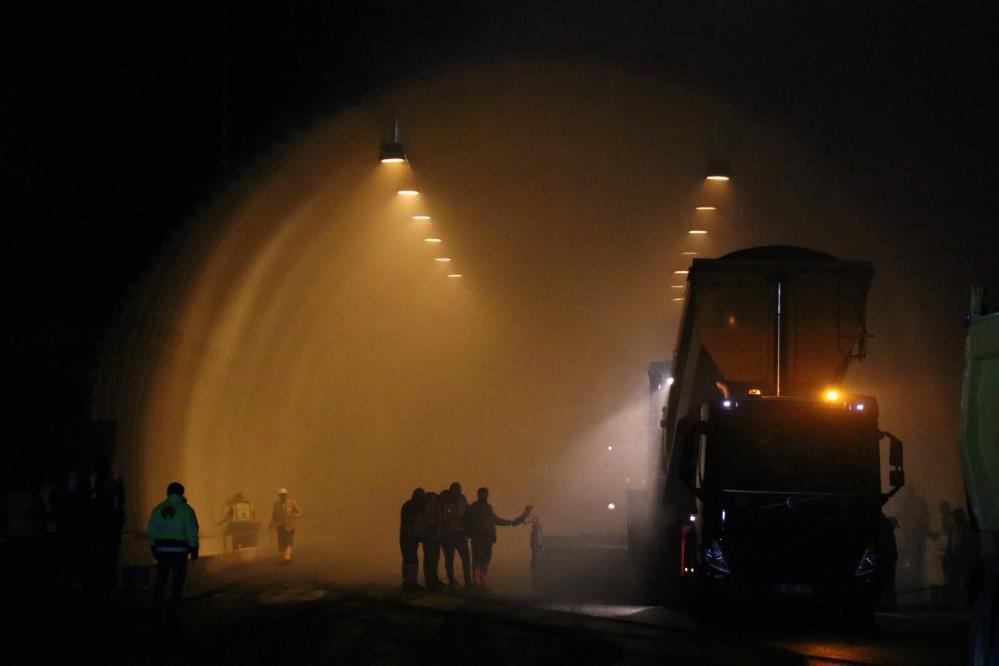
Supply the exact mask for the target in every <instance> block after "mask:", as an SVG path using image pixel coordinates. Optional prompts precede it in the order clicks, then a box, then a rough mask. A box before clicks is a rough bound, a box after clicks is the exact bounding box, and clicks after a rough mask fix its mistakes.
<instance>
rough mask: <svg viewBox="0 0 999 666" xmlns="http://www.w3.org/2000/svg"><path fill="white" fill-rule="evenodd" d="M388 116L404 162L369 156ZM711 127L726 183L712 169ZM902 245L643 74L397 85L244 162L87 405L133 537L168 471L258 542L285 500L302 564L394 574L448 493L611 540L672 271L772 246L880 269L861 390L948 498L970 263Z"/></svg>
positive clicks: (659, 349) (768, 145) (642, 460)
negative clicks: (306, 559) (109, 454)
mask: <svg viewBox="0 0 999 666" xmlns="http://www.w3.org/2000/svg"><path fill="white" fill-rule="evenodd" d="M393 112H397V113H398V117H399V119H400V124H401V129H402V140H403V142H404V144H405V146H406V149H407V152H408V154H409V160H410V161H409V163H408V164H397V165H392V164H380V163H379V162H378V160H377V149H378V146H379V143H380V142H381V141H382V140H383V139H384V138H385V134H386V127H387V125H388V123H389V119H390V118H391V117H392V114H393ZM719 119H720V120H721V125H722V126H723V127H724V130H725V136H726V137H727V139H726V147H727V150H728V152H729V153H730V156H731V160H732V162H733V164H734V166H735V169H736V174H735V178H734V179H733V181H732V182H731V183H729V184H718V183H705V181H704V180H703V175H704V172H703V168H704V164H705V160H706V158H707V154H708V151H709V150H710V148H711V144H712V137H713V134H714V132H715V128H716V126H717V125H718V123H719ZM406 188H412V189H416V190H419V191H420V193H421V194H420V195H419V196H415V197H406V196H400V195H399V194H397V192H398V190H400V189H406ZM698 205H711V206H715V207H716V210H715V211H700V212H699V211H696V210H695V207H696V206H698ZM415 215H429V216H430V217H431V219H430V220H414V219H413V216H415ZM695 228H697V229H703V230H706V231H708V233H707V234H706V235H703V236H692V235H690V234H688V233H687V232H688V230H690V229H695ZM902 228H904V225H903V223H901V222H900V221H899V220H897V219H892V218H891V213H890V211H887V210H885V209H883V208H881V207H879V202H878V200H877V196H876V192H872V191H870V190H866V189H864V188H858V187H857V185H856V184H855V183H851V182H850V180H849V173H848V170H846V171H845V170H844V169H843V168H842V167H840V166H836V165H828V164H826V163H824V162H823V160H822V158H821V156H818V155H816V154H814V152H813V151H810V150H809V149H808V147H806V146H805V145H803V144H802V143H800V142H799V141H798V140H797V139H796V138H795V137H794V136H790V135H788V134H786V133H784V132H782V131H781V130H780V128H777V127H774V126H772V125H770V124H769V123H768V122H766V121H765V120H763V119H760V118H756V117H754V116H753V115H752V114H751V113H749V112H747V111H745V110H740V109H733V108H729V107H725V106H723V105H721V104H720V103H719V102H718V101H717V100H714V99H712V98H711V96H709V95H706V94H703V93H702V92H700V91H697V90H694V89H691V88H689V87H687V86H685V85H683V84H682V83H680V82H677V81H673V80H670V79H668V78H664V77H662V76H660V75H657V74H655V73H652V72H648V71H644V70H638V69H634V68H631V67H627V66H624V65H618V64H612V63H605V62H594V61H587V60H573V61H553V60H535V59H523V60H511V61H502V62H490V63H480V64H469V65H463V66H457V67H454V68H451V69H447V70H440V71H437V72H434V73H433V74H430V75H427V76H425V77H423V78H420V79H416V80H412V81H408V82H405V83H403V84H400V85H399V86H397V87H395V88H392V89H389V90H384V91H381V92H380V93H379V94H377V95H374V96H372V97H371V98H369V99H367V100H366V101H365V102H363V103H360V104H358V105H356V106H354V107H351V108H348V109H346V110H344V111H343V112H341V113H339V114H337V115H336V116H334V117H331V118H328V119H323V120H320V121H318V122H317V123H316V124H315V125H314V126H313V127H312V128H311V129H309V130H308V131H305V132H303V133H300V134H298V135H296V136H294V137H291V138H289V140H288V142H287V143H286V144H285V145H284V146H282V147H280V148H278V149H277V150H276V151H275V153H274V154H273V155H271V156H270V157H268V158H267V159H265V160H264V161H262V162H261V164H259V165H258V166H257V167H256V168H253V169H250V170H248V171H247V172H246V173H245V174H244V175H243V176H242V177H241V178H240V179H239V180H238V182H237V183H235V184H234V185H233V186H232V187H231V188H230V189H229V190H228V191H227V192H225V193H224V194H223V195H222V196H221V197H220V198H219V199H218V200H217V201H215V202H214V203H212V204H211V205H210V206H209V207H208V208H206V209H205V210H204V211H203V213H202V214H201V215H199V216H198V217H197V219H195V220H193V221H192V222H191V223H190V224H189V225H188V226H187V227H186V229H185V230H184V231H183V232H182V233H180V234H179V235H178V237H177V238H176V240H175V242H174V243H173V244H172V245H171V246H170V247H169V248H167V249H166V250H165V251H164V253H163V255H162V256H161V257H160V259H159V261H158V262H157V263H156V265H155V266H154V268H153V269H152V270H151V271H150V272H149V274H148V276H147V279H146V281H145V284H144V285H143V287H142V288H141V289H140V290H139V291H138V292H137V293H136V294H135V297H134V298H133V300H132V302H131V304H130V305H129V306H128V308H127V310H126V311H125V312H124V314H123V317H122V319H121V322H120V325H119V327H118V332H117V334H116V335H115V337H114V338H113V340H112V342H111V344H110V345H109V347H108V351H107V353H106V355H105V358H104V362H103V366H102V370H101V375H100V380H99V383H98V391H97V397H96V402H95V406H94V411H95V416H97V417H99V418H106V419H114V420H116V421H118V423H119V446H118V450H117V454H116V457H117V460H116V464H117V466H118V468H119V470H120V471H121V473H122V474H123V476H124V478H125V480H126V483H127V484H128V487H129V491H130V492H129V502H130V506H129V520H130V524H129V526H128V527H129V528H130V529H131V530H133V531H141V530H142V529H143V528H144V519H145V517H146V516H147V515H148V511H149V510H150V509H151V508H152V506H153V505H154V503H155V502H156V501H158V500H159V499H160V497H161V496H162V493H163V490H164V488H165V486H166V484H167V483H168V482H169V481H173V480H179V481H181V482H183V483H184V484H185V485H186V487H187V496H188V498H189V499H190V501H191V503H192V504H193V505H194V506H195V508H196V509H197V510H198V511H199V513H200V515H201V517H202V526H203V529H204V530H205V531H206V532H211V531H212V530H213V529H214V528H213V526H214V524H215V522H216V521H218V520H219V519H221V518H222V515H223V513H224V510H225V501H226V498H227V497H229V496H230V495H231V494H232V493H234V492H236V491H241V492H243V493H245V494H247V495H248V496H249V497H250V498H251V499H252V500H253V501H254V502H255V504H256V506H257V511H258V513H261V514H263V516H264V521H265V523H266V520H267V518H268V515H269V511H270V505H271V503H272V502H273V500H274V499H275V495H276V490H277V489H278V488H279V487H282V486H284V487H287V488H288V489H289V490H290V491H291V495H292V497H293V498H294V499H296V500H297V501H298V502H299V503H300V504H301V505H302V507H303V509H304V511H305V512H306V516H305V517H304V518H303V520H302V521H301V523H300V528H299V530H300V531H299V545H300V546H301V549H302V550H303V551H304V550H308V549H310V548H311V549H314V550H321V551H322V552H324V553H326V554H328V556H329V559H330V561H331V562H333V563H336V566H340V567H342V568H343V570H345V571H346V570H349V571H351V572H355V574H356V572H361V571H363V572H364V573H365V575H368V574H372V575H374V574H378V575H381V574H385V575H388V574H389V573H392V574H394V573H395V571H396V570H397V569H398V561H399V557H398V547H397V531H398V518H399V507H400V505H401V504H402V502H403V501H404V500H405V499H407V498H408V496H409V494H410V492H411V491H412V489H413V488H414V487H416V486H422V487H424V488H426V489H428V490H435V491H439V490H440V489H442V488H445V487H446V486H447V485H448V484H449V483H450V482H452V481H455V480H457V481H460V482H461V483H462V484H463V486H464V491H465V494H466V495H467V496H468V497H469V498H470V499H472V498H473V497H474V493H475V488H476V487H478V486H488V487H489V488H490V489H491V490H492V498H491V502H492V504H493V506H494V507H495V508H496V510H497V513H498V514H499V515H501V516H505V517H514V516H515V515H516V514H517V513H519V512H520V510H521V509H522V508H523V506H524V505H525V504H533V505H534V506H535V511H536V513H537V514H538V515H539V516H540V517H541V519H542V521H543V524H544V526H545V529H546V531H548V532H583V531H588V532H600V533H608V532H623V531H624V529H625V515H624V510H623V509H624V489H625V487H626V486H629V485H632V486H635V485H640V484H641V483H642V481H643V479H644V477H645V473H646V471H647V470H646V467H647V465H646V456H647V453H646V447H647V446H648V445H649V432H648V424H649V419H650V409H651V411H653V412H654V411H655V406H654V405H652V407H651V408H650V399H651V400H653V401H655V400H659V399H660V397H661V396H660V397H653V398H650V394H649V386H648V378H647V375H646V369H647V366H648V363H649V362H650V361H654V360H668V359H669V358H671V356H672V352H673V344H674V337H675V333H676V328H677V325H678V318H679V313H680V307H679V303H678V302H675V301H673V299H674V298H678V297H680V295H681V294H682V290H679V289H673V288H672V285H677V284H683V277H684V276H682V275H677V274H675V273H674V271H677V270H683V269H684V268H685V267H686V265H687V263H688V261H689V258H690V257H689V255H686V256H685V255H682V254H681V253H682V252H684V251H696V252H698V253H699V255H698V256H707V257H711V256H719V255H721V254H724V253H726V252H729V251H732V250H736V249H739V248H742V247H748V246H755V245H763V244H771V243H774V244H776V243H779V244H789V245H802V246H807V247H811V248H814V249H817V250H822V251H825V252H829V253H832V254H834V255H836V256H839V257H842V258H847V259H869V260H871V261H873V262H874V266H875V271H876V274H875V279H874V284H873V289H872V292H871V297H870V299H869V305H868V313H869V322H868V323H869V328H870V329H871V331H872V332H873V333H874V334H875V335H876V337H875V338H874V339H873V340H872V341H871V344H870V345H869V351H870V356H869V358H868V359H867V360H866V361H864V362H863V363H861V364H859V365H854V366H853V368H852V369H851V372H850V374H848V377H847V382H846V387H847V388H848V389H855V390H859V391H863V392H869V393H872V394H874V395H877V396H878V397H879V399H880V401H881V405H882V424H881V425H882V428H883V429H886V430H891V431H893V432H895V433H896V434H898V435H899V436H900V437H901V438H902V439H903V440H905V441H906V442H907V444H908V445H909V446H908V449H907V455H908V458H907V470H908V475H909V479H910V482H911V483H912V484H913V487H914V488H916V489H918V491H919V492H920V493H921V494H923V495H926V496H927V497H928V498H930V501H931V503H933V502H935V501H936V500H937V499H940V498H947V499H950V500H952V501H956V500H959V499H960V497H961V485H960V476H959V465H958V461H957V449H956V443H955V442H956V433H957V410H958V404H959V403H958V388H959V382H960V358H961V348H960V337H961V335H962V331H961V330H960V329H959V325H958V324H957V323H956V322H955V321H954V320H952V319H950V318H947V317H941V316H938V315H937V314H936V312H937V309H938V308H939V307H940V302H941V301H942V300H944V299H947V298H951V297H952V296H953V295H954V294H957V297H958V298H959V299H963V295H964V291H965V288H966V285H965V284H964V283H963V282H961V280H960V278H961V276H962V275H963V274H960V275H959V274H953V275H951V277H950V278H949V280H950V282H948V283H946V284H945V285H944V286H940V284H939V281H938V280H936V279H934V284H935V285H936V286H928V283H929V279H928V278H926V277H925V275H926V272H927V262H929V263H930V264H931V265H934V266H937V267H939V268H947V266H948V265H950V266H954V265H956V264H957V263H958V262H957V257H960V256H961V254H960V253H959V251H960V249H961V248H955V249H954V251H953V253H950V254H946V253H945V254H943V255H938V256H936V257H930V252H929V250H928V249H927V248H928V246H931V245H932V239H931V238H928V237H927V236H926V235H925V234H923V235H920V234H918V233H912V234H908V235H906V236H905V237H904V238H903V239H899V237H898V231H899V230H900V229H902ZM426 238H439V239H441V240H442V242H441V243H439V244H438V243H428V242H425V240H424V239H426ZM437 257H449V258H450V259H451V261H450V262H438V261H435V259H436V258H437ZM933 262H939V263H938V264H933ZM947 262H951V264H947ZM978 266H979V267H980V268H981V267H984V266H985V264H983V263H981V264H979V265H978ZM974 267H975V264H974V261H973V260H972V261H971V265H970V266H967V270H969V271H970V270H973V269H974ZM934 272H937V271H936V268H934ZM452 273H460V274H461V276H462V277H453V278H449V277H447V276H448V274H452ZM921 276H922V277H921ZM937 277H939V274H938V275H937ZM926 288H929V289H930V291H927V289H926ZM934 289H935V290H936V291H934ZM949 307H950V310H949V311H948V312H951V311H952V312H955V313H956V312H960V311H962V308H963V307H964V301H963V300H960V302H958V303H956V305H953V306H949ZM948 316H949V315H948ZM955 327H956V328H957V329H958V330H956V331H955V330H952V329H953V328H955ZM952 347H953V348H952ZM914 401H919V404H920V405H921V406H920V408H919V409H918V410H913V409H912V405H913V404H914ZM608 447H611V448H608ZM609 502H615V503H616V506H617V507H618V508H619V509H620V510H615V511H610V510H608V508H607V505H608V503H609ZM216 531H217V530H216ZM527 542H528V530H527V529H525V528H521V529H515V528H508V529H505V530H502V531H501V532H500V536H499V545H498V547H497V550H496V560H495V567H494V568H495V569H496V571H497V573H499V572H507V573H509V574H510V575H522V574H523V573H524V572H526V570H527V560H528V546H527ZM262 546H263V547H264V548H270V546H271V544H270V542H269V537H268V536H266V535H265V536H264V541H263V542H262ZM331 566H332V565H331Z"/></svg>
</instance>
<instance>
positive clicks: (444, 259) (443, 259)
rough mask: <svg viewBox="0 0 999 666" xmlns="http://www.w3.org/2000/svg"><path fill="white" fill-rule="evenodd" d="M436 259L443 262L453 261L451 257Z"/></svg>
mask: <svg viewBox="0 0 999 666" xmlns="http://www.w3.org/2000/svg"><path fill="white" fill-rule="evenodd" d="M434 261H439V262H441V263H442V264H443V263H447V262H449V261H451V257H437V258H436V259H434Z"/></svg>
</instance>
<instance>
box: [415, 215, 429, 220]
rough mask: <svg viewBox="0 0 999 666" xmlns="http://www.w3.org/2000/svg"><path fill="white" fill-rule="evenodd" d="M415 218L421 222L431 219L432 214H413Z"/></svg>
mask: <svg viewBox="0 0 999 666" xmlns="http://www.w3.org/2000/svg"><path fill="white" fill-rule="evenodd" d="M413 219H414V220H418V221H420V222H423V221H425V220H429V219H430V216H429V215H414V216H413Z"/></svg>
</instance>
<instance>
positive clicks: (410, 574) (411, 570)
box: [399, 488, 426, 592]
mask: <svg viewBox="0 0 999 666" xmlns="http://www.w3.org/2000/svg"><path fill="white" fill-rule="evenodd" d="M425 500H426V492H425V491H424V490H423V488H416V489H414V490H413V494H412V495H411V496H410V498H409V499H408V500H406V502H405V504H403V505H402V511H401V512H400V516H399V550H401V551H402V589H403V590H404V591H407V592H411V591H414V590H418V589H420V584H419V581H418V580H417V579H418V577H419V575H420V554H419V548H420V541H421V540H422V539H423V538H424V534H425V532H426V516H425V514H424V503H425Z"/></svg>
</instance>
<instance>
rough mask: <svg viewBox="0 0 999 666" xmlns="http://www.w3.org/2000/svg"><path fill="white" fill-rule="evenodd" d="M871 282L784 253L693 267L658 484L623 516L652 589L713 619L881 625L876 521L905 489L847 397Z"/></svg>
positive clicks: (895, 447) (852, 266)
mask: <svg viewBox="0 0 999 666" xmlns="http://www.w3.org/2000/svg"><path fill="white" fill-rule="evenodd" d="M872 276H873V267H872V265H871V264H870V263H869V262H866V261H844V260H840V259H837V258H835V257H833V256H830V255H828V254H825V253H822V252H817V251H814V250H808V249H804V248H796V247H787V246H768V247H759V248H752V249H747V250H742V251H738V252H734V253H731V254H728V255H725V256H723V257H720V258H718V259H694V260H693V262H692V264H691V266H690V269H689V272H688V277H687V281H688V283H687V289H686V292H685V297H684V303H683V313H682V316H681V321H680V327H679V333H678V337H677V342H676V347H675V352H674V357H673V362H672V366H671V367H672V370H671V372H672V383H671V386H670V388H669V394H668V397H667V399H666V404H665V407H664V409H663V418H662V420H661V423H660V425H661V427H662V445H661V447H660V449H659V450H658V451H656V452H655V454H654V457H653V460H651V461H650V465H651V467H652V469H653V470H654V474H653V475H652V476H653V477H654V481H653V482H652V483H651V484H650V488H649V490H647V491H646V492H644V493H642V494H641V495H638V494H635V495H634V496H633V497H631V503H630V505H629V507H628V510H629V521H628V523H629V530H630V532H631V533H630V534H629V538H628V542H629V545H630V549H631V552H632V557H633V560H634V562H635V563H636V565H637V566H638V567H639V569H640V571H641V572H642V575H643V580H644V583H643V587H644V588H645V589H649V590H655V594H656V595H657V596H658V597H659V598H661V599H662V600H663V601H665V602H666V603H675V602H677V601H679V600H692V601H693V602H694V603H695V604H696V607H697V608H698V609H700V610H702V611H704V612H711V610H712V609H714V608H720V607H722V606H725V605H729V604H730V603H732V602H737V601H739V600H753V601H766V600H773V601H793V602H801V601H807V602H810V603H819V604H822V605H832V606H835V607H837V608H841V609H846V610H848V611H849V612H851V613H852V614H853V615H854V616H856V617H857V618H859V619H868V618H870V617H872V616H873V612H874V608H875V604H876V601H877V598H878V589H879V575H880V571H881V568H880V567H879V561H878V556H879V550H880V549H881V548H880V546H881V544H880V540H881V537H882V534H883V532H882V530H883V523H882V514H881V508H882V506H883V504H884V503H885V502H886V501H887V500H888V499H889V498H890V497H891V496H892V495H893V494H894V493H895V492H897V491H898V490H899V489H900V488H901V487H902V486H903V485H904V482H905V475H904V471H903V456H902V443H901V442H900V441H899V440H898V439H897V438H896V437H894V436H893V435H891V434H890V433H887V432H884V431H882V430H881V429H880V427H879V423H878V403H877V400H876V399H875V398H874V397H872V396H865V395H851V394H849V393H848V392H847V391H846V390H845V389H844V380H845V377H846V372H847V369H848V367H849V365H850V363H851V362H852V361H854V360H856V359H861V358H863V357H864V355H865V353H866V341H867V338H868V337H869V335H868V332H867V327H866V300H867V294H868V291H869V289H870V284H871V279H872ZM883 458H884V459H887V462H888V465H887V466H886V467H887V469H883V466H882V459H883ZM883 472H887V473H884V474H883Z"/></svg>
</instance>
